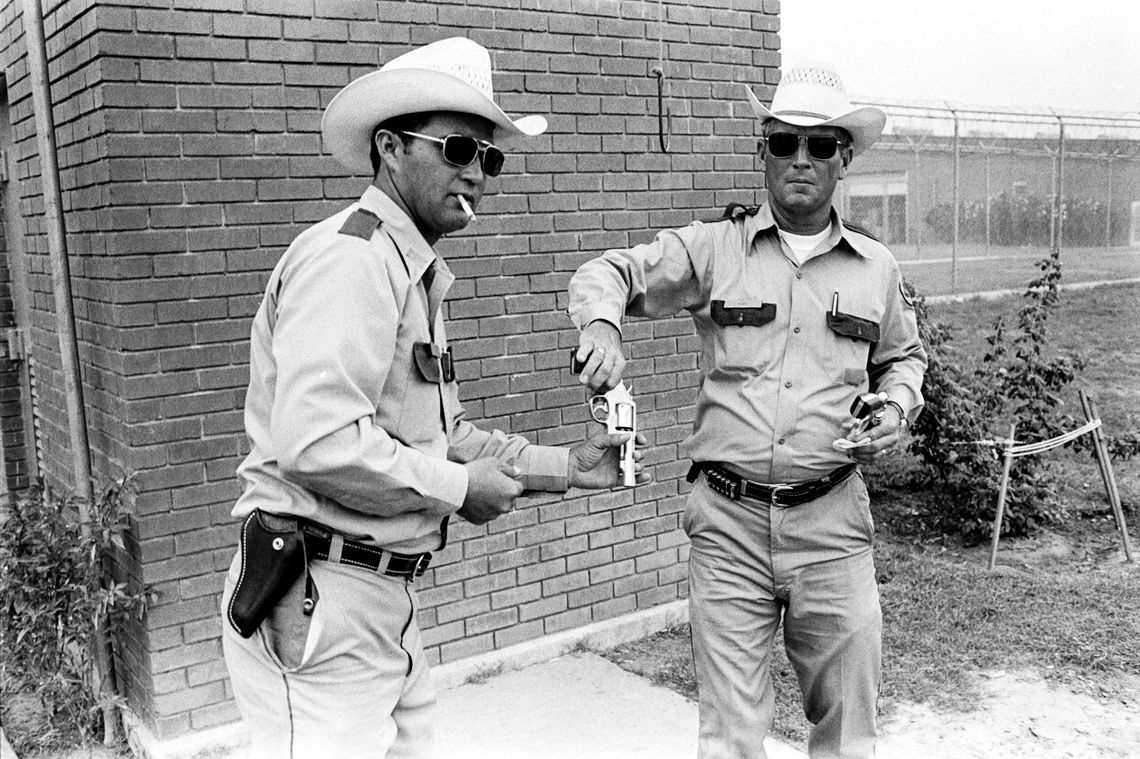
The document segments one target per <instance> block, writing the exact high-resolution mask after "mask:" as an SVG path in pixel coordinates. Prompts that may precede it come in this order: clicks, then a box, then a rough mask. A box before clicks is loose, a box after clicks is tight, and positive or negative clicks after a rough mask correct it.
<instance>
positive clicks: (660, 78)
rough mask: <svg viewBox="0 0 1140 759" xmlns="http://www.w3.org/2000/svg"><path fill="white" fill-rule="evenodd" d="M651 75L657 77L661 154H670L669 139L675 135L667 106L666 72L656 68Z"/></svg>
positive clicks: (658, 128) (658, 131) (658, 135)
mask: <svg viewBox="0 0 1140 759" xmlns="http://www.w3.org/2000/svg"><path fill="white" fill-rule="evenodd" d="M650 73H652V74H653V75H654V76H656V77H657V140H658V142H659V143H660V145H661V152H662V153H668V152H669V138H670V137H671V136H672V135H673V124H672V122H671V121H670V120H669V108H668V106H666V105H665V70H664V68H663V67H661V66H654V67H653V68H652V69H650Z"/></svg>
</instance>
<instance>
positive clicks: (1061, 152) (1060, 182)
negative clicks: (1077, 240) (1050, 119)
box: [1053, 116, 1065, 260]
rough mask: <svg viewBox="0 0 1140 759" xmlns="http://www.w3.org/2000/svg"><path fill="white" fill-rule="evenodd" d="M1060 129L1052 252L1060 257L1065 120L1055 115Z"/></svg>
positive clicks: (1063, 210)
mask: <svg viewBox="0 0 1140 759" xmlns="http://www.w3.org/2000/svg"><path fill="white" fill-rule="evenodd" d="M1057 123H1058V124H1060V127H1061V131H1060V133H1059V134H1058V135H1057V200H1056V204H1057V212H1056V213H1057V237H1056V238H1055V240H1054V243H1053V253H1054V254H1055V255H1056V256H1057V260H1060V258H1061V248H1063V247H1065V201H1064V197H1065V120H1064V119H1063V118H1061V117H1060V116H1057Z"/></svg>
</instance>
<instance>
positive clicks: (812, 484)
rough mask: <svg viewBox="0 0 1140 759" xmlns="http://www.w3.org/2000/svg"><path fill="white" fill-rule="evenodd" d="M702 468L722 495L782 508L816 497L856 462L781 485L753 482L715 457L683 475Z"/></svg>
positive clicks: (852, 469) (692, 476)
mask: <svg viewBox="0 0 1140 759" xmlns="http://www.w3.org/2000/svg"><path fill="white" fill-rule="evenodd" d="M701 472H704V473H705V481H706V482H708V484H709V488H711V489H712V490H713V491H714V492H716V493H720V494H721V495H723V496H724V497H725V498H731V499H732V500H734V501H738V500H740V499H741V498H752V499H755V500H757V501H766V502H768V503H770V504H772V505H773V506H778V507H781V508H784V507H788V506H799V505H800V504H802V503H807V502H809V501H814V500H815V499H816V498H819V497H820V496H822V495H826V494H827V493H829V492H831V489H832V488H834V487H835V486H836V485H838V484H839V483H841V482H843V481H844V480H846V479H847V478H848V477H850V476H851V475H852V474H854V472H855V465H854V464H845V465H843V466H841V467H839V468H838V469H836V470H834V471H832V472H829V473H827V474H825V475H824V476H822V477H819V478H818V479H814V480H804V481H802V482H789V483H787V484H780V485H770V484H767V483H763V482H753V481H752V480H749V479H746V478H744V477H741V476H740V475H739V474H737V473H736V472H733V471H731V470H729V469H727V468H725V467H724V466H722V465H721V464H718V463H716V462H715V461H698V462H695V463H694V464H693V466H692V468H691V469H689V476H688V477H687V478H686V479H688V480H689V482H693V481H694V480H696V479H697V475H698V474H700V473H701Z"/></svg>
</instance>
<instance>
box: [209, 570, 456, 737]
mask: <svg viewBox="0 0 1140 759" xmlns="http://www.w3.org/2000/svg"><path fill="white" fill-rule="evenodd" d="M309 571H310V572H311V573H312V577H313V581H314V583H315V585H316V587H317V591H318V592H319V594H320V597H319V600H318V602H317V605H316V607H315V609H314V610H313V613H312V615H311V616H305V615H304V614H303V613H302V611H301V605H302V601H303V600H304V592H305V579H304V577H303V576H302V578H301V579H300V580H298V581H297V583H296V584H295V585H294V586H293V587H292V588H291V589H290V591H289V592H288V593H287V594H286V596H285V597H284V598H283V599H282V600H281V602H280V603H279V604H278V605H277V608H276V609H275V610H274V611H273V613H272V614H271V615H270V616H269V617H268V618H267V619H266V620H265V621H264V622H263V623H262V624H261V626H260V627H259V628H258V630H257V631H256V632H255V633H254V634H253V636H252V637H250V638H248V639H246V638H242V637H241V636H239V635H238V634H237V632H236V631H235V630H234V629H233V627H232V626H231V625H230V624H229V623H228V622H223V624H222V627H223V633H222V649H223V652H224V655H225V661H226V667H227V668H228V669H229V672H230V679H231V682H232V684H233V691H234V700H235V701H236V702H237V706H238V709H239V711H240V712H241V715H242V718H243V720H244V722H245V724H246V727H247V728H248V730H249V732H250V738H251V742H252V751H251V755H250V756H251V759H324V758H325V757H337V758H341V757H353V759H358V758H360V759H368V758H375V759H426V758H427V757H431V756H433V752H434V744H433V740H434V736H433V732H432V720H433V712H434V707H435V689H434V687H433V686H432V684H431V679H430V675H429V672H428V666H427V661H426V659H425V657H424V653H423V642H422V639H421V636H420V630H419V627H418V625H417V624H416V610H417V608H418V602H417V600H416V596H415V592H414V590H413V589H412V584H411V582H410V581H408V580H405V579H402V578H397V577H388V576H385V575H380V574H377V573H376V572H372V571H369V570H367V569H362V568H359V567H353V566H350V565H346V564H332V563H329V562H325V561H313V562H312V563H310V564H309ZM239 572H240V556H239V557H235V559H234V563H233V565H231V567H230V571H229V575H228V576H227V577H226V584H225V591H224V593H223V596H222V609H223V610H224V609H226V606H227V604H228V603H229V597H230V594H231V593H232V592H233V586H234V583H235V582H236V581H237V577H238V574H239ZM223 619H225V614H224V611H223Z"/></svg>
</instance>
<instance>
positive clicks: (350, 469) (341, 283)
mask: <svg viewBox="0 0 1140 759" xmlns="http://www.w3.org/2000/svg"><path fill="white" fill-rule="evenodd" d="M429 268H430V269H431V272H430V273H429ZM425 273H426V274H427V276H425ZM454 281H455V277H454V275H452V273H451V272H450V271H449V270H448V268H447V265H446V264H445V263H444V262H443V260H442V259H440V258H437V257H436V255H435V251H434V250H433V249H432V248H431V246H430V245H428V243H427V241H425V240H424V238H423V237H422V236H421V235H420V233H419V231H418V230H417V229H416V227H415V225H414V224H413V223H412V221H411V220H410V219H409V218H408V217H407V215H405V214H404V213H403V212H402V211H401V210H400V209H399V207H398V206H396V204H395V203H394V202H393V201H392V200H391V199H390V198H388V196H387V195H385V194H384V193H382V192H380V191H379V190H378V189H376V188H375V187H372V186H370V187H369V188H368V190H367V191H366V192H365V193H364V195H363V197H361V199H360V201H359V202H357V203H355V204H353V205H352V206H350V207H349V208H346V209H345V210H344V211H342V212H340V213H338V214H336V215H335V216H333V217H331V218H329V219H326V220H324V221H322V222H320V223H318V224H316V225H314V226H312V227H310V228H309V229H307V230H306V231H304V232H303V233H301V234H300V235H299V236H298V237H297V239H296V240H295V241H294V242H293V244H292V245H291V246H290V247H289V249H288V250H287V251H286V252H285V254H284V256H282V258H281V260H280V261H279V262H278V264H277V266H276V267H275V268H274V270H273V273H272V275H271V276H270V278H269V283H268V286H267V287H266V291H265V299H264V301H263V302H262V304H261V307H260V308H259V309H258V311H257V314H256V316H255V317H254V320H253V329H252V339H251V344H250V381H249V392H248V395H247V397H246V406H245V424H246V431H247V434H248V435H249V439H250V443H251V446H252V449H251V451H250V454H249V456H248V457H247V458H246V459H245V461H244V462H243V463H242V464H241V466H240V467H239V468H238V475H239V477H240V478H241V479H242V480H243V482H244V485H245V491H244V493H243V494H242V495H241V497H240V498H239V499H238V502H237V504H236V506H235V507H234V510H233V513H234V516H237V517H244V516H245V515H246V514H248V513H249V512H250V511H252V510H253V509H255V508H260V509H264V510H266V511H270V512H274V513H278V514H291V515H296V516H299V517H305V518H308V519H311V520H313V521H316V522H320V523H321V524H324V525H326V526H327V527H330V528H332V529H334V530H336V531H338V532H341V533H344V534H346V535H348V536H351V537H355V538H357V539H364V540H367V541H371V542H373V543H375V544H377V545H379V546H382V547H384V548H387V549H388V550H391V551H397V552H406V553H412V552H419V551H430V550H435V549H438V548H441V547H442V545H443V543H444V542H445V536H446V526H447V518H448V516H449V515H450V514H451V513H452V512H454V511H456V510H457V509H458V508H459V507H460V506H462V504H463V501H464V498H465V497H466V494H467V470H466V469H465V468H464V467H463V466H462V463H463V462H467V461H471V460H474V459H476V458H484V457H489V456H493V457H496V458H498V459H500V460H503V461H506V462H509V463H513V464H514V465H516V466H517V467H519V468H520V469H521V470H522V473H523V477H522V481H523V486H524V487H525V488H526V489H527V490H552V491H565V490H566V489H567V466H568V461H569V459H568V451H567V450H566V449H564V448H551V447H546V446H538V445H531V444H530V443H528V441H527V440H526V439H525V438H522V437H518V436H510V435H505V434H503V433H501V432H498V431H495V432H484V431H482V430H480V429H478V428H476V427H475V426H474V425H472V424H471V423H470V422H467V421H465V420H463V411H462V408H461V407H460V404H459V394H458V385H457V384H456V383H455V381H454V379H453V378H452V379H451V380H450V381H448V380H446V379H444V378H443V377H442V376H439V375H441V374H442V372H440V371H439V370H440V363H439V361H438V360H437V356H438V354H439V353H440V352H441V350H442V349H443V348H445V347H446V346H447V336H446V333H445V328H444V322H443V316H442V314H441V309H440V306H441V304H442V302H443V298H444V295H445V294H446V293H447V290H448V288H449V287H450V286H451V284H452V283H453V282H454ZM417 343H420V344H421V345H420V347H419V348H417V347H416V344H417ZM432 345H434V346H435V349H434V351H433V350H432ZM433 353H434V354H436V355H435V356H433Z"/></svg>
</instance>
